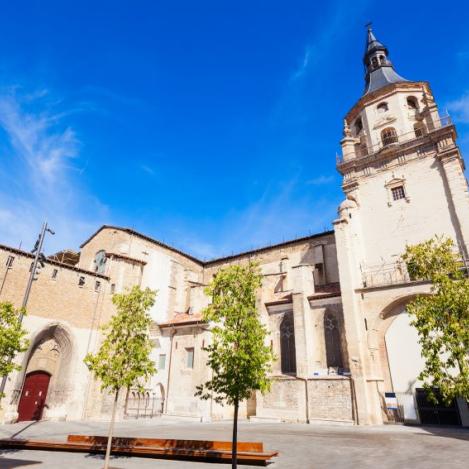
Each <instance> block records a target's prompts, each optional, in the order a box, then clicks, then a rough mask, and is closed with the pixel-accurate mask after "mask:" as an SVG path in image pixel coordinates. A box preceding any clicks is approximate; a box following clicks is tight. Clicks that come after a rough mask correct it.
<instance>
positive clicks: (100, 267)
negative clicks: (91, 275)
mask: <svg viewBox="0 0 469 469" xmlns="http://www.w3.org/2000/svg"><path fill="white" fill-rule="evenodd" d="M106 260H107V258H106V251H104V250H101V251H98V252H97V253H96V255H95V256H94V271H95V272H96V273H98V274H104V273H105V271H106Z"/></svg>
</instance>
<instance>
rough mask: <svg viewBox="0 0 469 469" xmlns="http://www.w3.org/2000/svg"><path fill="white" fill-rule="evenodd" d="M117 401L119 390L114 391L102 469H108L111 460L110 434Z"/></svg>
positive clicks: (114, 418)
mask: <svg viewBox="0 0 469 469" xmlns="http://www.w3.org/2000/svg"><path fill="white" fill-rule="evenodd" d="M118 399H119V390H117V391H116V394H115V396H114V404H113V406H112V417H111V423H110V424H109V434H108V437H107V448H106V457H105V458H104V469H109V459H110V458H111V446H112V433H113V431H114V422H115V420H116V409H117V400H118Z"/></svg>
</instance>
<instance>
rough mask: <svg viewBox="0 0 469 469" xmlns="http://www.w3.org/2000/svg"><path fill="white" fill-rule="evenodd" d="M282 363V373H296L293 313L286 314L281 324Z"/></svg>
mask: <svg viewBox="0 0 469 469" xmlns="http://www.w3.org/2000/svg"><path fill="white" fill-rule="evenodd" d="M280 361H281V367H282V373H296V351H295V327H294V325H293V313H292V312H290V313H286V314H285V316H284V317H283V320H282V322H281V324H280Z"/></svg>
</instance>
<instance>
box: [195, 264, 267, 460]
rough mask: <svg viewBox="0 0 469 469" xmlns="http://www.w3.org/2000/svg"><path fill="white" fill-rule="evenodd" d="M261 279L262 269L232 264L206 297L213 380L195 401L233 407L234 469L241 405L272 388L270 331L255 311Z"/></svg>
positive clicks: (197, 394)
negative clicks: (254, 393) (268, 336)
mask: <svg viewBox="0 0 469 469" xmlns="http://www.w3.org/2000/svg"><path fill="white" fill-rule="evenodd" d="M261 281H262V277H261V274H260V272H259V269H258V266H257V265H256V264H254V263H249V264H248V265H247V266H240V265H232V266H229V267H226V268H224V269H222V270H220V271H219V272H217V274H216V276H215V277H214V278H213V280H212V282H211V283H210V285H209V286H208V287H207V288H206V289H205V293H206V294H207V295H208V296H209V297H211V300H212V302H211V304H210V305H209V306H207V308H205V310H204V311H203V319H204V320H205V321H207V322H208V323H210V324H212V327H211V332H212V341H211V344H209V345H208V346H207V347H205V348H204V350H205V351H207V352H208V365H209V366H210V368H211V369H212V371H213V376H212V378H211V379H210V380H209V381H207V382H206V383H204V384H202V385H200V386H197V392H196V394H195V395H196V396H200V397H201V398H202V399H210V398H212V397H213V399H214V400H215V401H216V402H218V403H221V404H223V403H227V404H228V405H233V406H234V420H233V440H232V443H233V444H232V467H233V468H236V467H237V435H238V409H239V404H240V403H241V402H242V401H244V400H246V399H248V398H249V397H250V396H251V394H252V393H253V392H254V391H261V392H262V393H264V392H266V391H268V390H269V389H270V380H269V378H268V376H267V375H268V373H269V372H270V370H271V363H272V361H273V359H274V357H273V354H272V352H271V350H270V347H268V346H266V345H265V338H266V336H267V335H268V332H267V329H266V328H265V326H264V325H263V324H262V323H261V322H260V319H259V313H258V312H257V311H256V290H257V289H258V288H259V287H260V286H261Z"/></svg>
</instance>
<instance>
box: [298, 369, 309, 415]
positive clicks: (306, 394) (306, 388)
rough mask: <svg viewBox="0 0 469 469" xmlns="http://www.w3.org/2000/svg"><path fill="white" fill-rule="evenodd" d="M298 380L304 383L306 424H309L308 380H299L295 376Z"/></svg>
mask: <svg viewBox="0 0 469 469" xmlns="http://www.w3.org/2000/svg"><path fill="white" fill-rule="evenodd" d="M297 378H298V379H300V380H301V381H304V383H305V404H306V423H309V391H308V378H300V377H298V376H297Z"/></svg>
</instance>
